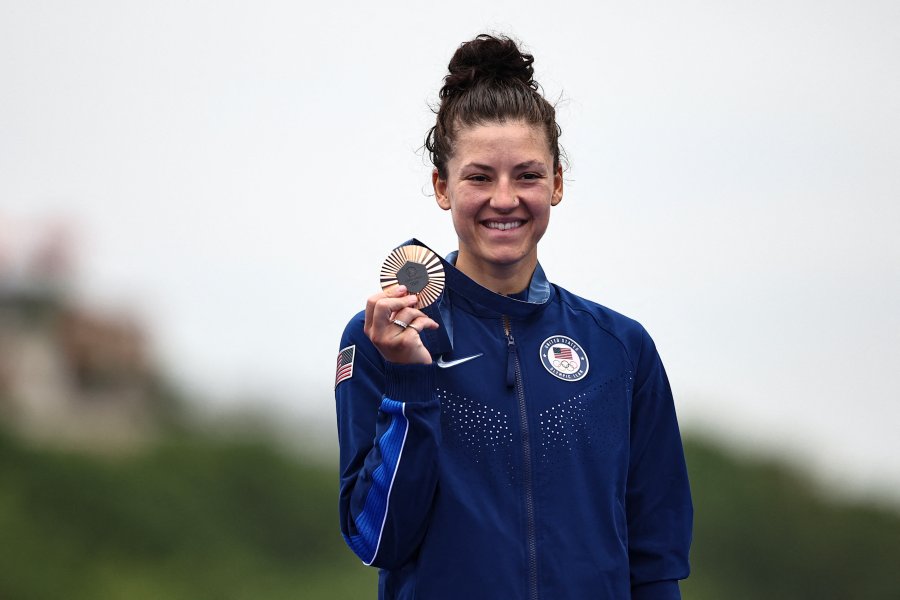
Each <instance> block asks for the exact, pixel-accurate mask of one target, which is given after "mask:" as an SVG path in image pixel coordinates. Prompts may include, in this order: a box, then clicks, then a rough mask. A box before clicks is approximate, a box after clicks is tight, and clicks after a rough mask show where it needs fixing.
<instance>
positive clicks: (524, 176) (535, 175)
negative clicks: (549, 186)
mask: <svg viewBox="0 0 900 600" xmlns="http://www.w3.org/2000/svg"><path fill="white" fill-rule="evenodd" d="M543 177H544V176H543V175H541V174H540V173H531V172H529V173H522V179H527V180H534V179H542V178H543Z"/></svg>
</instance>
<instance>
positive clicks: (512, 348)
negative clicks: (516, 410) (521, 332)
mask: <svg viewBox="0 0 900 600" xmlns="http://www.w3.org/2000/svg"><path fill="white" fill-rule="evenodd" d="M515 385H516V340H515V339H514V338H513V335H512V332H511V331H507V332H506V386H507V387H513V386H515Z"/></svg>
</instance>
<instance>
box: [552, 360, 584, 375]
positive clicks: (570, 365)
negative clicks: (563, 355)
mask: <svg viewBox="0 0 900 600" xmlns="http://www.w3.org/2000/svg"><path fill="white" fill-rule="evenodd" d="M552 364H553V366H554V367H556V368H557V369H559V370H560V371H566V372H567V373H571V372H573V371H577V370H578V363H576V362H575V361H574V360H565V359H563V360H553V363H552Z"/></svg>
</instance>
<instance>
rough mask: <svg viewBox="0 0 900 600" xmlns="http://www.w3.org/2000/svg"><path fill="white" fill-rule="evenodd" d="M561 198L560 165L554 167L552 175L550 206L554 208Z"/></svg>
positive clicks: (561, 180) (561, 179)
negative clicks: (554, 170)
mask: <svg viewBox="0 0 900 600" xmlns="http://www.w3.org/2000/svg"><path fill="white" fill-rule="evenodd" d="M562 198H563V176H562V165H557V166H556V172H555V173H554V174H553V195H552V196H550V206H556V205H557V204H559V203H560V202H562Z"/></svg>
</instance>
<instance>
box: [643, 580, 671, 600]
mask: <svg viewBox="0 0 900 600" xmlns="http://www.w3.org/2000/svg"><path fill="white" fill-rule="evenodd" d="M631 600H681V590H679V589H678V582H677V581H654V582H652V583H644V584H641V585H639V586H637V587H633V588H631Z"/></svg>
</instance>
